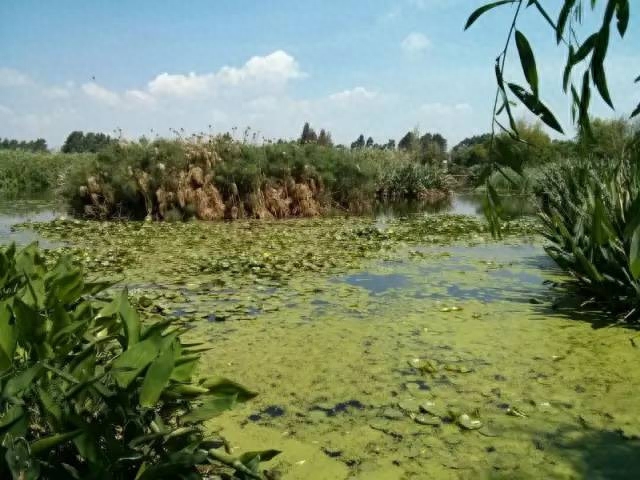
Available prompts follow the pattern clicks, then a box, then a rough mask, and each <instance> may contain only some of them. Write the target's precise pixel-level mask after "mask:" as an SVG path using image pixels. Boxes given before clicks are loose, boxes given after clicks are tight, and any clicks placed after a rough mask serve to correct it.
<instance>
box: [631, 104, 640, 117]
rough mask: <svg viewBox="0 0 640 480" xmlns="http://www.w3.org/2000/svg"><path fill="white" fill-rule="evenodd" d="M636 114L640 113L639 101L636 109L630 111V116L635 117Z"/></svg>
mask: <svg viewBox="0 0 640 480" xmlns="http://www.w3.org/2000/svg"><path fill="white" fill-rule="evenodd" d="M638 114H640V103H639V104H638V106H637V107H636V109H635V110H634V111H633V112H631V118H633V117H635V116H636V115H638Z"/></svg>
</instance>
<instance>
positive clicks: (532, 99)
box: [509, 83, 564, 133]
mask: <svg viewBox="0 0 640 480" xmlns="http://www.w3.org/2000/svg"><path fill="white" fill-rule="evenodd" d="M509 88H510V89H511V91H512V92H513V93H514V94H515V96H516V97H518V99H520V101H521V102H522V103H523V104H524V106H525V107H527V108H528V109H529V111H530V112H531V113H533V114H534V115H536V116H537V117H539V118H540V120H542V121H543V122H544V123H545V124H546V125H547V126H549V127H551V128H553V129H554V130H556V131H558V132H560V133H564V131H563V130H562V127H561V126H560V123H558V120H556V117H554V116H553V114H552V113H551V111H550V110H549V109H548V108H547V107H546V105H544V103H542V102H541V101H540V99H539V98H537V97H536V96H535V95H532V94H531V93H529V92H527V91H526V90H525V89H524V88H522V87H521V86H520V85H516V84H515V83H509Z"/></svg>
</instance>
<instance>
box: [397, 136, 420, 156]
mask: <svg viewBox="0 0 640 480" xmlns="http://www.w3.org/2000/svg"><path fill="white" fill-rule="evenodd" d="M417 140H418V139H417V136H416V134H415V132H413V131H410V132H407V133H406V135H405V136H404V137H402V138H401V139H400V141H399V142H398V149H399V150H404V151H409V150H413V149H414V148H415V146H416V144H417Z"/></svg>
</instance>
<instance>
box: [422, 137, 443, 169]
mask: <svg viewBox="0 0 640 480" xmlns="http://www.w3.org/2000/svg"><path fill="white" fill-rule="evenodd" d="M419 148H420V152H419V160H420V162H422V163H430V164H438V163H442V162H443V161H444V160H446V158H447V140H446V139H445V138H444V137H443V136H442V135H440V134H439V133H435V134H431V133H425V134H424V135H423V136H422V137H420V141H419Z"/></svg>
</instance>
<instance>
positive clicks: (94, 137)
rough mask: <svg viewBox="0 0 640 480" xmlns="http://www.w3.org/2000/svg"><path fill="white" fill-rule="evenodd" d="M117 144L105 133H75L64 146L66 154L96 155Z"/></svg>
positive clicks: (63, 149)
mask: <svg viewBox="0 0 640 480" xmlns="http://www.w3.org/2000/svg"><path fill="white" fill-rule="evenodd" d="M115 142H117V140H115V139H113V138H111V137H110V136H109V135H105V134H104V133H94V132H87V133H86V134H85V133H84V132H81V131H78V130H76V131H73V132H71V133H70V134H69V136H68V137H67V139H66V140H65V142H64V145H63V146H62V152H64V153H96V152H99V151H100V150H102V149H103V148H105V147H107V146H109V145H111V144H113V143H115Z"/></svg>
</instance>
